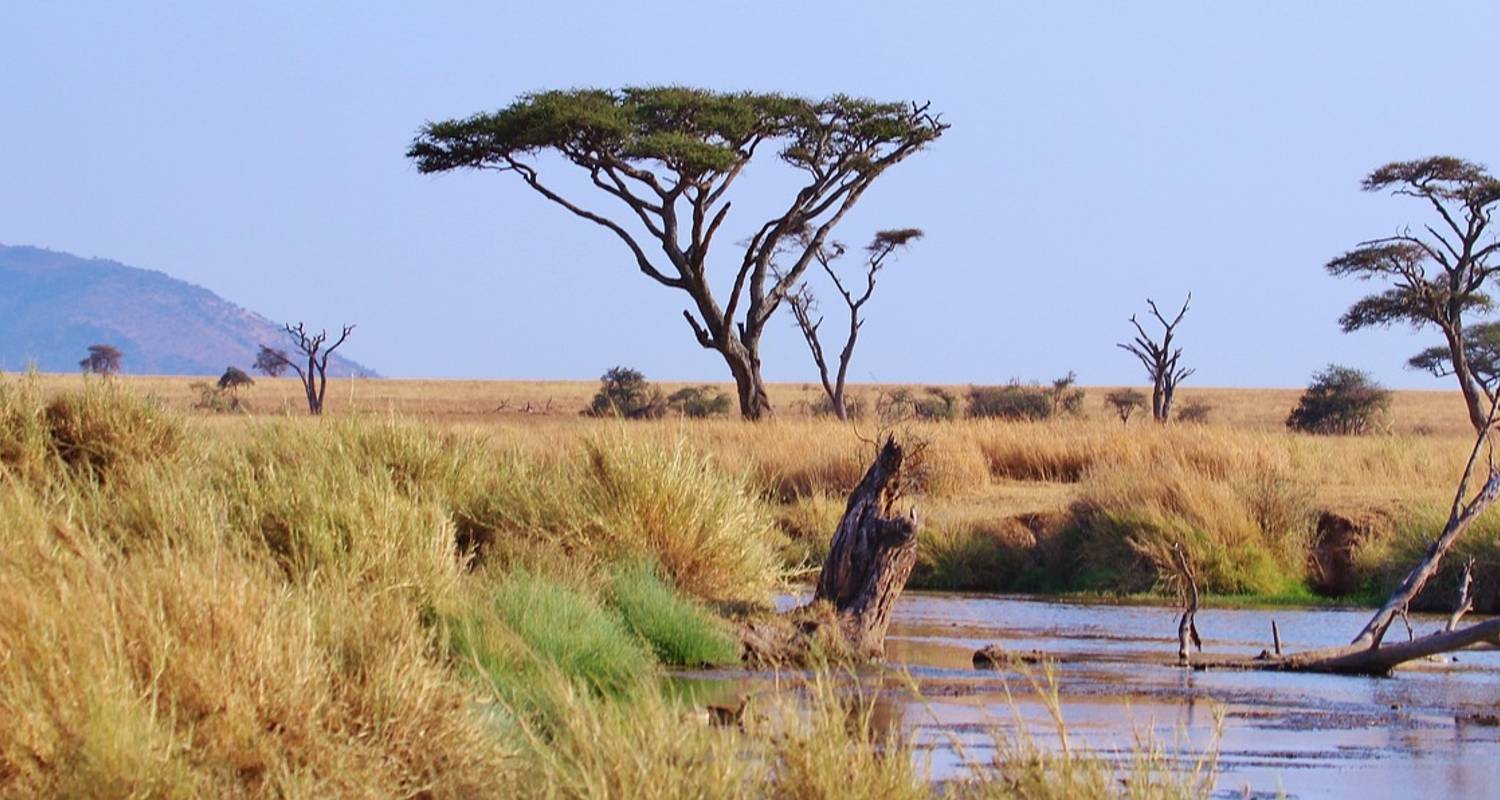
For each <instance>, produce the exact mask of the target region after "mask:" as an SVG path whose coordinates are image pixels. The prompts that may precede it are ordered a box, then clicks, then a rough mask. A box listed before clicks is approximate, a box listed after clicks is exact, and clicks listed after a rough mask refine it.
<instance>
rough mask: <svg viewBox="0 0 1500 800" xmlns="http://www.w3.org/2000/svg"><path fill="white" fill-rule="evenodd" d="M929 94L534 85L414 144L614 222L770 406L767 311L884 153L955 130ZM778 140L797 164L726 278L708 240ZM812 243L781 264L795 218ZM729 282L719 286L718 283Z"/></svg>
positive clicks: (701, 335) (743, 386) (419, 161)
mask: <svg viewBox="0 0 1500 800" xmlns="http://www.w3.org/2000/svg"><path fill="white" fill-rule="evenodd" d="M947 128H948V126H947V125H946V124H944V123H943V122H942V121H941V120H940V119H939V117H938V116H937V115H935V114H932V113H929V111H928V107H927V106H926V105H917V104H908V103H880V102H875V101H871V100H863V99H858V98H853V97H848V96H845V95H835V96H833V97H829V98H827V99H823V100H812V99H807V98H802V97H793V96H789V95H782V94H756V93H750V92H742V93H731V92H715V91H708V90H703V89H693V88H687V87H681V86H647V87H630V88H625V89H620V90H602V89H579V90H570V91H546V92H537V93H534V94H528V95H524V96H522V97H521V98H519V99H518V100H516V101H515V102H514V103H512V104H511V105H510V106H508V107H506V108H504V109H501V110H500V111H497V112H494V113H490V114H478V115H475V116H472V117H469V118H467V119H457V120H447V121H443V122H433V123H429V124H427V125H426V126H424V127H423V128H422V130H421V132H420V133H419V134H418V135H417V138H416V140H415V141H414V142H413V143H412V145H411V147H410V149H409V150H408V151H407V156H408V157H409V158H411V159H412V160H413V161H415V162H416V165H417V168H418V170H420V171H421V172H423V173H435V172H446V171H450V170H457V169H483V170H493V171H497V172H508V173H512V174H514V175H515V176H516V177H517V178H519V179H520V180H521V181H522V182H523V183H525V184H526V185H527V186H528V187H530V188H531V189H532V190H534V191H535V192H537V193H538V194H540V195H541V196H542V197H545V198H546V199H547V200H549V201H551V202H553V203H556V204H557V205H559V206H561V207H562V208H564V209H566V210H567V211H568V212H570V213H572V214H574V215H576V216H578V217H580V218H582V219H585V220H588V221H589V222H591V223H593V224H595V225H599V226H601V227H603V228H604V229H606V230H608V231H610V232H611V233H612V234H614V235H615V236H616V237H617V238H619V239H620V241H621V242H622V243H623V244H624V245H625V247H626V248H628V249H629V252H630V255H631V263H633V264H634V265H635V267H636V268H638V269H639V270H640V271H641V272H642V273H644V274H645V275H646V276H647V277H649V278H650V279H651V280H653V281H655V282H657V283H659V284H661V285H663V286H667V287H670V288H672V289H676V290H679V291H682V292H683V293H685V294H686V295H687V297H688V299H689V301H690V308H689V309H688V310H685V311H683V316H684V317H686V318H687V322H688V325H689V326H690V327H691V328H692V331H693V337H694V338H695V339H696V340H697V342H698V344H699V345H700V346H702V347H704V348H706V349H709V350H713V351H715V352H717V353H718V354H719V355H720V356H721V357H722V358H723V359H724V362H725V364H726V365H727V366H728V367H729V371H730V374H731V375H733V377H734V382H735V386H736V388H737V391H738V394H739V402H740V413H741V415H743V416H744V417H746V418H747V419H759V418H761V417H763V416H767V415H769V414H770V413H771V402H770V399H769V397H768V396H767V394H766V387H765V382H764V380H763V378H762V377H761V364H760V342H761V336H762V334H763V333H764V331H765V327H766V324H767V322H768V321H769V320H770V318H771V316H772V315H773V314H774V313H775V312H776V310H777V308H778V307H780V305H781V303H782V302H783V301H785V300H786V299H787V296H788V295H789V294H790V293H791V292H792V290H793V288H794V287H796V286H797V284H798V282H799V281H800V280H801V279H802V275H803V273H804V272H805V271H806V270H807V269H808V268H809V267H810V266H811V264H812V262H813V260H814V257H815V253H816V252H817V250H818V249H819V248H821V247H822V246H823V245H824V243H825V242H827V241H829V236H830V234H831V233H832V231H833V229H834V227H835V226H837V225H838V223H839V221H840V220H842V219H843V218H844V216H845V215H846V214H847V213H848V212H849V211H850V209H852V208H853V207H854V205H855V204H856V203H857V202H858V201H859V199H860V197H861V196H862V195H863V194H864V193H865V191H866V190H868V189H869V187H870V185H871V184H872V183H873V182H874V181H875V179H876V178H878V177H879V176H880V175H881V174H883V173H884V172H885V170H886V169H888V168H890V167H892V166H894V165H896V164H897V163H899V162H901V161H903V160H905V159H906V158H907V157H909V156H911V155H912V154H914V153H916V152H918V151H920V150H922V149H923V148H924V147H926V146H927V145H928V144H929V143H930V142H932V141H934V140H936V139H937V138H938V137H939V136H941V135H942V134H943V131H945V130H947ZM769 149H774V152H775V153H776V155H777V157H779V159H780V160H781V161H782V162H783V163H784V164H785V165H787V166H788V167H790V168H791V169H792V170H794V171H795V172H797V173H800V178H798V179H797V183H798V185H797V187H796V189H795V191H794V192H792V193H791V194H790V199H789V201H788V202H787V204H786V205H785V206H782V207H781V210H780V211H779V212H778V213H775V214H774V216H770V217H769V218H768V219H765V220H764V221H763V222H757V223H752V225H753V227H752V228H751V230H753V234H752V235H751V236H750V238H749V240H748V242H747V243H746V245H745V247H744V249H743V251H742V252H739V253H736V254H735V255H734V256H733V257H732V259H731V260H730V263H731V264H733V265H734V266H732V267H731V269H732V272H730V273H728V274H729V275H730V276H732V279H731V280H726V281H716V280H715V279H714V278H713V276H712V275H711V274H710V270H709V249H710V246H711V245H712V243H713V240H714V236H715V234H716V233H717V232H718V231H719V229H720V226H721V225H723V224H724V222H725V220H726V219H727V217H728V213H729V208H730V201H729V200H728V199H726V195H727V193H728V192H729V191H730V188H731V186H732V185H733V184H734V182H735V180H736V179H737V178H738V177H739V176H740V174H741V173H742V172H743V171H744V168H745V166H746V165H747V164H749V163H750V161H751V159H752V158H753V157H754V156H755V154H756V152H757V151H760V152H762V153H764V152H765V151H766V150H769ZM543 151H552V152H555V153H556V154H558V155H560V156H561V157H562V158H563V159H564V160H565V161H566V162H568V163H571V164H573V165H574V166H575V167H578V168H579V169H580V170H582V172H583V173H584V174H586V175H587V176H588V178H589V179H590V181H591V182H592V185H593V186H594V187H595V188H596V189H598V190H599V192H601V193H602V194H603V195H604V196H606V197H607V198H613V199H612V200H610V201H609V202H612V203H613V202H615V201H618V203H619V206H618V207H619V208H620V209H621V211H622V212H623V214H622V216H620V217H619V218H618V219H614V218H611V217H609V216H606V215H604V214H601V213H598V212H597V211H595V210H591V209H590V208H587V207H585V206H584V205H580V204H578V203H576V202H574V201H573V200H570V199H568V198H566V197H564V196H563V194H562V193H560V192H559V191H558V189H557V188H556V186H557V184H555V183H553V182H552V181H551V180H550V179H547V180H544V179H543V176H542V172H541V169H540V166H539V165H538V163H537V161H536V156H537V155H538V154H539V153H541V152H543ZM805 229H807V230H811V231H812V234H811V236H809V237H808V238H807V239H806V246H805V247H803V248H801V252H800V253H798V254H797V255H796V257H795V259H789V261H790V264H789V265H788V266H787V268H786V269H785V271H784V272H783V273H782V274H781V275H780V276H779V277H773V276H772V275H771V274H770V266H771V259H772V257H773V256H775V255H776V254H777V253H781V252H784V251H785V247H786V243H787V240H788V239H789V238H790V237H791V236H793V235H795V234H796V233H797V232H798V231H802V230H805ZM716 284H717V285H718V286H719V287H720V289H719V291H722V287H723V286H724V285H728V286H729V287H730V288H729V291H728V293H727V294H716V293H715V292H716V290H715V289H714V288H713V287H714V286H715V285H716Z"/></svg>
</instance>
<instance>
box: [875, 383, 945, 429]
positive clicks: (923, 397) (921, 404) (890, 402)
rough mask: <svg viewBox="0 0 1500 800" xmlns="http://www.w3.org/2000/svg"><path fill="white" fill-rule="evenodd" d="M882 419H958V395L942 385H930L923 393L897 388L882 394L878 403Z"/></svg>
mask: <svg viewBox="0 0 1500 800" xmlns="http://www.w3.org/2000/svg"><path fill="white" fill-rule="evenodd" d="M876 407H877V409H878V410H879V413H880V416H881V418H882V419H886V420H891V419H903V418H907V417H916V418H917V419H921V420H928V421H948V420H954V419H958V396H957V395H955V394H953V393H952V392H950V391H948V390H947V389H944V388H942V387H941V386H929V387H927V388H926V389H924V390H923V392H922V394H920V395H919V394H917V393H916V392H913V391H912V390H911V389H897V390H895V391H893V392H890V393H888V394H882V395H881V397H880V401H879V402H878V403H876Z"/></svg>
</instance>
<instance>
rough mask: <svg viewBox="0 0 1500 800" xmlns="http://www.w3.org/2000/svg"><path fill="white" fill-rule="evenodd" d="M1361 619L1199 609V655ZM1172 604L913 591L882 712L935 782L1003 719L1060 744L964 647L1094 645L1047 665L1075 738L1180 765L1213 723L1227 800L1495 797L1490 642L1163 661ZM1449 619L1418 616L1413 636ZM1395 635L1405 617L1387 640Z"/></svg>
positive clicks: (1349, 614) (986, 747) (903, 612)
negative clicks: (1231, 665) (1397, 654)
mask: <svg viewBox="0 0 1500 800" xmlns="http://www.w3.org/2000/svg"><path fill="white" fill-rule="evenodd" d="M792 602H795V600H794V599H792V598H788V599H787V603H788V604H790V603H792ZM1370 613H1371V612H1369V611H1366V610H1362V609H1354V610H1328V609H1289V608H1277V609H1269V610H1264V609H1248V610H1242V609H1233V610H1231V609H1224V610H1220V609H1206V610H1203V611H1200V612H1199V614H1198V628H1199V631H1200V632H1201V633H1202V635H1203V639H1204V650H1205V651H1206V652H1208V653H1217V654H1226V655H1254V654H1256V653H1258V652H1260V651H1261V650H1262V649H1267V648H1270V647H1271V628H1270V621H1271V619H1272V618H1274V619H1275V620H1276V622H1277V625H1278V627H1279V629H1280V632H1281V639H1282V643H1283V646H1284V647H1285V648H1287V649H1288V650H1296V649H1304V648H1313V647H1326V646H1332V645H1338V644H1343V643H1346V642H1347V641H1348V639H1349V638H1350V637H1352V636H1353V635H1354V633H1356V632H1357V631H1358V630H1359V629H1360V627H1361V626H1362V625H1363V624H1364V623H1365V621H1366V620H1367V619H1368V618H1369V615H1370ZM1177 615H1178V612H1177V611H1176V610H1174V609H1172V608H1168V607H1155V606H1116V605H1103V604H1083V603H1062V602H1052V601H1044V600H1036V599H1028V598H1019V597H1000V596H992V595H962V594H932V593H922V592H908V593H907V594H905V595H904V596H903V597H902V598H901V599H900V601H899V602H898V603H897V605H896V607H895V612H894V617H893V620H892V625H891V631H890V635H889V637H888V640H887V650H888V653H887V655H888V662H889V665H890V666H892V667H895V668H898V669H904V670H906V671H908V672H909V673H910V674H911V676H912V677H913V678H914V679H915V681H916V682H917V684H918V685H919V686H920V687H921V692H922V695H921V696H920V697H918V696H915V695H913V694H912V693H910V692H908V691H901V690H899V689H892V690H890V691H887V692H885V693H883V694H882V698H881V703H882V707H881V708H880V709H878V715H879V718H880V719H881V720H883V721H885V723H886V724H890V725H892V726H899V730H901V731H902V732H904V733H905V734H906V735H908V736H910V737H911V740H912V741H913V742H915V743H916V744H917V745H919V746H920V747H921V748H922V750H923V754H924V758H930V763H931V769H932V772H933V777H934V779H937V780H946V779H951V778H955V777H961V776H963V775H964V774H966V773H967V771H968V770H969V769H970V768H971V767H970V765H971V764H974V763H976V762H978V763H987V762H988V761H989V760H990V759H991V757H992V756H993V754H994V750H993V747H994V746H993V741H994V740H993V738H992V736H991V732H992V731H994V730H996V729H999V730H1002V731H1005V732H1007V733H1014V732H1015V731H1017V729H1024V730H1025V731H1026V732H1028V733H1030V734H1031V735H1032V736H1033V737H1034V738H1035V740H1036V741H1037V742H1038V743H1041V744H1046V745H1049V746H1055V745H1056V742H1057V738H1056V736H1055V732H1054V728H1053V723H1052V720H1051V717H1050V715H1049V713H1048V710H1047V707H1046V705H1045V704H1044V703H1043V702H1041V699H1040V697H1039V696H1038V695H1037V693H1036V691H1035V687H1036V685H1037V684H1038V683H1040V682H1044V681H1045V676H1044V675H1043V674H1042V670H1040V669H1037V668H1021V669H1020V670H1001V671H980V670H975V669H974V668H973V666H972V655H973V652H974V650H976V649H978V648H979V647H982V646H984V645H987V644H992V643H998V644H1001V645H1002V646H1004V647H1006V648H1007V649H1010V650H1033V649H1035V650H1041V651H1045V652H1049V653H1063V654H1071V655H1074V656H1087V658H1085V659H1082V660H1079V661H1072V660H1069V661H1067V662H1066V663H1058V664H1055V665H1054V666H1053V667H1052V668H1051V673H1052V676H1053V680H1054V681H1055V685H1056V688H1057V692H1058V695H1059V697H1060V698H1061V706H1062V713H1063V716H1064V718H1065V720H1066V722H1067V727H1068V731H1069V737H1070V740H1071V742H1072V744H1073V746H1074V747H1078V746H1080V745H1082V746H1086V747H1089V748H1092V749H1095V750H1096V751H1098V752H1100V753H1102V754H1104V755H1106V756H1110V757H1124V756H1125V755H1126V754H1128V753H1129V751H1130V750H1131V749H1132V747H1133V746H1134V742H1135V741H1136V740H1137V739H1138V738H1140V737H1142V736H1152V737H1154V738H1155V740H1156V741H1157V742H1159V743H1160V744H1162V745H1163V747H1165V748H1166V749H1167V750H1168V751H1169V752H1171V753H1173V754H1174V757H1176V758H1179V759H1181V761H1182V763H1183V764H1184V765H1189V764H1191V763H1192V762H1193V760H1194V759H1197V758H1199V757H1200V756H1201V755H1202V754H1203V752H1204V750H1205V749H1206V748H1208V747H1210V746H1212V745H1213V743H1214V741H1215V731H1216V730H1217V731H1218V732H1219V734H1218V739H1217V751H1218V763H1219V766H1220V778H1219V781H1218V784H1217V785H1218V790H1219V793H1220V794H1222V795H1224V796H1226V797H1230V796H1232V797H1240V796H1244V795H1245V793H1246V789H1247V788H1248V790H1249V792H1250V793H1251V794H1252V795H1259V796H1276V795H1277V793H1278V792H1283V791H1284V792H1285V793H1286V794H1287V795H1288V796H1292V797H1359V798H1361V800H1373V799H1374V798H1382V797H1402V798H1407V800H1410V799H1411V798H1423V797H1500V727H1495V726H1493V725H1488V724H1484V722H1485V721H1487V720H1476V719H1475V717H1476V716H1480V717H1486V716H1490V715H1494V714H1496V713H1500V652H1495V651H1486V652H1473V651H1470V652H1463V653H1459V654H1457V656H1456V658H1455V659H1454V660H1453V661H1452V662H1450V663H1444V664H1422V665H1420V666H1418V667H1416V668H1413V669H1406V670H1403V671H1401V672H1398V673H1397V675H1396V676H1395V677H1391V678H1359V677H1344V676H1331V675H1302V674H1288V673H1267V672H1243V671H1203V672H1195V671H1191V670H1183V669H1179V668H1177V667H1174V666H1171V665H1170V664H1169V662H1170V660H1171V659H1172V658H1173V657H1174V656H1175V654H1176V639H1175V636H1176V630H1177ZM1442 622H1443V620H1442V619H1441V618H1438V617H1413V618H1412V626H1413V628H1415V630H1416V632H1417V634H1418V635H1421V634H1423V633H1426V632H1430V631H1432V630H1434V629H1436V628H1438V627H1440V626H1441V625H1442ZM1405 635H1406V633H1405V629H1404V627H1403V626H1402V625H1401V623H1400V622H1399V621H1398V622H1397V624H1396V626H1395V627H1394V628H1393V629H1392V631H1391V632H1390V633H1389V634H1388V636H1391V637H1396V636H1405ZM696 677H698V678H700V679H708V680H714V681H724V682H725V683H724V685H723V686H722V687H721V689H722V691H724V692H725V693H726V694H728V693H733V692H739V691H746V690H754V688H755V687H756V686H757V685H758V681H760V680H761V679H758V678H756V677H754V675H753V673H700V674H699V675H697V676H696ZM1216 712H1218V713H1217V714H1216ZM1220 716H1221V717H1222V723H1220V722H1218V721H1217V720H1216V717H1220ZM1488 721H1492V720H1488Z"/></svg>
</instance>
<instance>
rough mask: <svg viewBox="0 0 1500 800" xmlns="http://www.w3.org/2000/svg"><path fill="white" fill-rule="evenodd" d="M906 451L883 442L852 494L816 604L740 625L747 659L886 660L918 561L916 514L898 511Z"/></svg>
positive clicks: (825, 563)
mask: <svg viewBox="0 0 1500 800" xmlns="http://www.w3.org/2000/svg"><path fill="white" fill-rule="evenodd" d="M904 458H905V452H904V451H903V449H902V447H901V445H900V444H897V443H896V440H895V439H894V438H887V439H886V441H885V444H883V445H882V446H881V448H880V451H879V453H877V454H876V456H875V460H874V462H873V463H872V464H870V468H869V470H868V471H866V472H865V476H864V478H862V479H861V480H860V482H859V485H858V486H856V487H854V491H853V492H851V493H850V494H849V503H848V505H847V506H845V508H844V515H843V517H842V518H841V519H840V520H839V524H838V528H836V529H835V530H834V534H833V544H832V546H831V547H830V549H829V551H828V557H827V558H826V559H824V561H823V569H822V572H821V573H820V574H819V576H818V588H817V591H816V592H815V593H814V595H813V601H812V603H810V604H809V605H807V606H803V607H802V608H798V609H795V610H793V611H792V612H790V613H789V614H787V615H784V616H783V617H780V618H778V619H776V620H760V621H752V622H748V623H746V624H745V626H744V628H743V630H742V638H743V640H744V643H745V650H746V656H747V658H748V659H750V660H753V661H760V662H772V663H785V662H788V661H796V660H800V659H801V658H803V657H805V656H806V655H807V653H808V652H809V651H810V650H811V649H812V648H813V647H815V646H817V647H818V648H819V649H820V650H822V651H823V652H828V653H839V654H843V655H848V656H852V657H855V658H861V659H863V658H880V657H882V656H884V655H885V633H886V629H887V627H889V625H890V618H891V607H892V606H893V605H895V602H896V598H897V597H899V596H900V595H901V590H902V589H904V588H906V581H907V579H908V578H910V577H911V570H912V567H913V566H915V564H916V561H917V515H916V511H915V509H913V510H912V512H911V513H910V514H899V513H897V512H896V510H895V505H896V502H897V500H899V499H900V496H901V491H902V481H901V466H902V461H903V459H904Z"/></svg>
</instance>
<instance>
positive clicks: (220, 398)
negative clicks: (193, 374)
mask: <svg viewBox="0 0 1500 800" xmlns="http://www.w3.org/2000/svg"><path fill="white" fill-rule="evenodd" d="M189 388H191V389H192V390H193V391H195V392H197V393H198V399H197V400H194V401H193V408H195V409H197V410H199V411H211V412H213V413H215V414H224V413H228V412H230V411H249V410H250V404H249V403H246V402H245V401H243V400H241V399H240V398H239V396H238V395H236V394H235V393H234V391H233V390H231V389H224V388H221V387H220V386H216V385H214V384H212V383H209V382H207V381H194V382H193V383H192V384H191V385H190V387H189Z"/></svg>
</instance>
